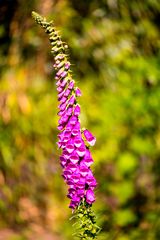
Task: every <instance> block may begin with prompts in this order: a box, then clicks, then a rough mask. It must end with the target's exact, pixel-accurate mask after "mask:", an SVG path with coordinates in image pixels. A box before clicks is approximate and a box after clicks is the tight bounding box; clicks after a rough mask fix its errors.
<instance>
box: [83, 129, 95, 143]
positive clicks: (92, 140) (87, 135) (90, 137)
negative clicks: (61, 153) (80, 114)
mask: <svg viewBox="0 0 160 240" xmlns="http://www.w3.org/2000/svg"><path fill="white" fill-rule="evenodd" d="M83 134H84V136H85V138H86V140H87V142H88V143H89V144H90V145H91V146H94V144H95V142H96V138H95V137H94V136H93V135H92V133H91V132H89V131H88V130H87V129H85V130H84V131H83Z"/></svg>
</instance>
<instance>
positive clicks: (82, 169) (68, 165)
mask: <svg viewBox="0 0 160 240" xmlns="http://www.w3.org/2000/svg"><path fill="white" fill-rule="evenodd" d="M32 16H33V18H34V19H35V21H36V22H37V23H38V24H40V25H41V26H42V28H44V29H45V32H46V33H47V34H49V40H50V43H51V46H52V49H51V53H53V56H54V65H53V67H54V69H55V71H56V75H55V80H56V86H57V92H58V101H59V105H58V109H59V110H58V116H59V120H58V127H57V128H58V130H59V134H58V142H57V144H58V147H59V148H60V149H62V154H61V156H60V163H61V166H62V168H63V174H62V176H63V178H64V181H65V182H66V183H67V185H68V194H67V196H68V198H70V199H71V200H70V205H69V207H70V208H71V209H72V211H73V212H74V213H75V217H76V218H78V219H79V222H80V227H79V235H78V236H79V237H80V238H81V239H94V238H96V236H97V234H98V232H99V227H98V226H96V221H95V215H94V213H93V212H92V210H91V206H92V203H93V202H94V201H95V196H94V189H95V187H96V185H97V182H96V179H95V177H94V176H93V173H92V170H91V168H90V166H91V165H92V163H93V159H92V156H91V152H90V149H89V147H90V146H93V145H94V144H95V142H96V138H95V137H94V136H93V135H92V133H91V132H90V131H88V130H87V129H81V124H80V119H79V115H80V111H81V108H80V105H79V104H78V102H77V98H78V97H80V96H81V91H80V89H79V88H78V87H76V86H75V81H74V80H73V77H72V71H71V69H70V67H71V64H70V62H69V61H68V59H67V54H66V48H68V46H67V45H66V44H64V43H63V42H62V41H61V38H60V36H59V34H58V32H57V31H56V29H55V27H54V26H53V24H52V22H47V21H46V19H45V18H43V17H41V16H40V15H39V14H37V13H35V12H32Z"/></svg>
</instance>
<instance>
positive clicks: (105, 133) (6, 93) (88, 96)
mask: <svg viewBox="0 0 160 240" xmlns="http://www.w3.org/2000/svg"><path fill="white" fill-rule="evenodd" d="M32 10H36V11H38V12H39V13H40V14H43V15H44V16H46V17H47V19H48V20H54V24H55V25H56V26H57V28H58V29H59V30H60V33H61V35H62V38H63V40H64V41H66V42H67V43H68V45H69V53H70V57H69V58H70V61H71V63H72V69H73V71H74V73H73V76H74V78H75V80H76V83H77V85H78V86H79V87H80V88H81V90H82V93H83V95H82V97H81V98H80V99H79V103H80V104H81V107H82V108H81V111H82V113H81V123H82V127H86V128H88V129H90V130H91V132H92V133H93V134H94V135H95V136H96V138H97V142H96V145H95V146H94V147H93V148H92V150H91V151H92V154H93V157H94V161H95V162H94V166H93V171H94V173H95V176H96V178H97V181H98V187H97V189H96V199H97V200H96V202H95V204H94V207H93V208H94V210H95V212H96V215H97V221H98V224H99V225H100V226H101V227H102V231H101V234H100V236H99V238H98V239H99V240H159V239H160V192H159V187H160V184H159V183H160V67H159V65H160V32H159V22H160V2H159V0H141V1H138V0H92V1H91V0H90V1H89V0H57V1H56V0H55V1H54V0H39V1H38V0H37V1H36V0H34V1H32V0H26V1H25V0H15V1H14V0H1V1H0V75H1V77H0V239H1V240H26V239H28V240H32V239H34V240H72V239H74V238H73V236H72V233H73V232H74V226H73V227H72V224H73V223H74V221H69V218H70V217H71V211H70V209H68V204H69V200H68V199H67V197H66V193H67V187H66V186H65V184H64V182H63V179H62V177H61V167H60V165H59V154H60V152H59V151H58V149H57V145H56V141H57V130H56V126H57V120H58V118H57V115H56V113H57V100H56V88H55V80H54V71H53V67H52V65H53V58H52V56H51V54H50V46H49V41H48V39H47V35H45V33H44V32H43V31H42V29H40V27H39V26H37V25H36V24H35V23H34V21H33V20H32V18H31V11H32Z"/></svg>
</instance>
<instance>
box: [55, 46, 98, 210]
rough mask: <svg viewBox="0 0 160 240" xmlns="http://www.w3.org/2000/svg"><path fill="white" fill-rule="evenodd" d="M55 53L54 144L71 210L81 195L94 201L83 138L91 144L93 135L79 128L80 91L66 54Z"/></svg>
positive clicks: (87, 155) (78, 201) (92, 184)
mask: <svg viewBox="0 0 160 240" xmlns="http://www.w3.org/2000/svg"><path fill="white" fill-rule="evenodd" d="M57 48H58V45H57ZM55 49H56V48H55ZM56 51H57V50H55V52H56ZM56 54H57V55H56V57H55V64H54V68H55V70H56V71H57V73H56V76H55V80H56V86H57V92H58V101H59V106H58V108H59V112H58V116H59V120H58V123H59V125H58V127H57V128H58V130H59V131H60V133H59V134H58V143H57V144H58V147H59V148H61V149H62V154H61V156H60V164H61V166H62V168H63V174H62V176H63V178H64V181H65V182H66V183H67V185H68V186H69V188H68V194H67V196H68V198H70V199H71V202H70V205H69V207H70V208H72V209H73V210H74V209H75V208H76V207H77V206H78V205H79V204H80V202H81V201H82V200H83V199H85V201H86V202H87V203H88V204H92V203H93V202H94V201H95V197H94V192H93V191H94V188H95V187H96V185H97V182H96V179H95V178H94V176H93V173H92V171H91V169H90V166H91V164H92V163H93V159H92V156H91V153H90V150H89V148H88V146H87V144H86V142H88V144H90V145H91V146H93V145H94V144H95V141H96V138H95V137H94V136H93V135H92V134H91V133H90V132H89V131H88V130H86V129H85V130H84V131H82V130H81V125H80V120H79V116H80V111H81V108H80V105H79V104H78V103H77V97H79V96H81V91H80V89H79V88H77V87H75V81H74V80H73V79H72V75H71V70H70V65H71V64H70V62H69V61H68V60H67V57H66V55H65V54H62V53H58V52H57V53H56ZM84 139H85V140H86V141H84Z"/></svg>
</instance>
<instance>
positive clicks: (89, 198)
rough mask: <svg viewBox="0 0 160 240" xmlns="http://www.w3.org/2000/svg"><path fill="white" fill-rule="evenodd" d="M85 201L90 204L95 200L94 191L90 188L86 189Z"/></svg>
mask: <svg viewBox="0 0 160 240" xmlns="http://www.w3.org/2000/svg"><path fill="white" fill-rule="evenodd" d="M86 201H87V202H88V203H89V204H92V203H93V202H94V201H95V197H94V192H93V191H92V190H90V189H89V190H87V191H86Z"/></svg>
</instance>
